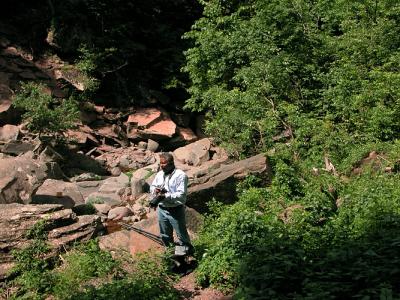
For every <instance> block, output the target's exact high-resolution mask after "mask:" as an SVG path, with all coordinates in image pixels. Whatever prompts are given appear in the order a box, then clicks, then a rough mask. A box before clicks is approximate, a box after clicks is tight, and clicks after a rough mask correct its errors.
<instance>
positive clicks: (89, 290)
mask: <svg viewBox="0 0 400 300" xmlns="http://www.w3.org/2000/svg"><path fill="white" fill-rule="evenodd" d="M126 263H130V264H131V266H130V269H131V270H132V273H130V274H124V275H123V277H117V278H115V279H114V280H113V281H111V282H107V283H104V284H102V285H100V286H94V285H89V286H85V287H84V289H83V290H81V291H80V292H77V293H76V292H74V293H69V295H68V294H66V296H67V297H66V298H62V299H88V300H89V299H104V300H105V299H111V298H113V299H114V298H115V299H144V300H146V299H148V300H152V299H160V300H161V299H163V300H167V299H170V300H174V299H179V298H178V294H177V292H176V290H174V288H173V286H172V283H173V281H172V280H171V278H170V277H169V276H168V274H167V270H166V266H165V265H163V263H162V260H161V257H159V256H157V255H151V254H144V255H139V256H138V257H136V258H135V259H130V260H128V261H127V262H126ZM71 275H72V274H71ZM66 292H67V290H66Z"/></svg>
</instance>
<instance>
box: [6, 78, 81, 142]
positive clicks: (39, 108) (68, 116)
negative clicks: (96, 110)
mask: <svg viewBox="0 0 400 300" xmlns="http://www.w3.org/2000/svg"><path fill="white" fill-rule="evenodd" d="M44 90H45V87H44V86H43V85H41V84H37V83H33V82H30V83H25V84H22V86H21V90H20V91H19V92H18V93H17V95H16V97H15V100H14V102H13V105H14V106H15V107H17V108H19V109H22V110H23V111H25V113H24V114H23V119H24V120H25V121H28V128H29V129H30V130H32V131H33V132H39V133H47V134H55V133H59V132H60V131H64V130H67V129H69V128H72V127H73V126H74V124H75V122H76V121H77V119H78V116H79V115H78V113H79V112H78V108H77V104H76V102H75V101H74V100H73V99H67V100H62V101H61V102H58V101H56V100H54V99H53V98H52V97H51V95H49V94H47V93H45V92H44Z"/></svg>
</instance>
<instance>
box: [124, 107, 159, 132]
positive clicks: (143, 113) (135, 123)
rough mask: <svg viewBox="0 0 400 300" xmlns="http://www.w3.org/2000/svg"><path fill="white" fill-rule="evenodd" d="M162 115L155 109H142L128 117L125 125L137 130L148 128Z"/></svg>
mask: <svg viewBox="0 0 400 300" xmlns="http://www.w3.org/2000/svg"><path fill="white" fill-rule="evenodd" d="M161 116H162V113H161V111H160V110H158V109H156V108H142V109H139V110H137V111H136V112H135V113H134V114H132V115H130V116H129V117H128V121H127V123H128V124H129V126H131V127H138V128H139V129H143V128H148V127H150V126H151V125H152V124H154V123H155V122H156V121H158V120H160V118H161Z"/></svg>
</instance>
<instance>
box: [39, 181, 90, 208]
mask: <svg viewBox="0 0 400 300" xmlns="http://www.w3.org/2000/svg"><path fill="white" fill-rule="evenodd" d="M32 203H37V204H62V205H63V206H64V207H65V208H72V207H74V206H75V205H79V204H84V203H85V200H84V198H83V196H82V194H81V192H80V191H79V187H78V185H77V184H76V183H71V182H66V181H62V180H54V179H46V181H45V182H44V183H43V184H42V185H41V186H40V187H39V188H38V190H37V191H36V193H35V194H34V195H33V196H32Z"/></svg>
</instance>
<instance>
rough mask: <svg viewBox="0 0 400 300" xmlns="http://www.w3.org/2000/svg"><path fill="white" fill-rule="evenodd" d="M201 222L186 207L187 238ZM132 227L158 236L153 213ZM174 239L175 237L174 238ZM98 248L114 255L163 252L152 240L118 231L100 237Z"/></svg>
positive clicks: (194, 212)
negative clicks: (152, 251)
mask: <svg viewBox="0 0 400 300" xmlns="http://www.w3.org/2000/svg"><path fill="white" fill-rule="evenodd" d="M202 222H203V218H202V216H201V215H200V214H199V213H197V212H196V211H195V210H194V209H191V208H189V207H186V224H187V229H188V232H189V236H190V237H191V238H192V239H193V238H194V237H195V236H196V234H197V232H198V230H199V229H200V227H201V224H202ZM132 226H134V227H136V228H138V229H140V230H144V231H145V232H147V233H150V234H151V235H153V236H155V237H157V236H159V234H160V231H159V227H158V219H157V214H156V212H155V211H151V212H150V213H149V214H147V218H146V219H144V220H141V221H139V222H136V223H134V224H132ZM175 239H176V236H175ZM99 244H100V247H101V248H102V249H104V250H108V251H112V252H115V253H124V252H125V253H126V252H129V253H131V254H132V255H134V254H136V253H140V252H145V251H148V250H155V251H163V249H164V247H163V246H162V245H160V244H159V243H158V242H156V241H155V240H153V239H152V238H148V237H146V236H145V235H143V234H140V233H138V232H135V231H126V230H120V231H116V232H113V233H111V234H109V235H106V236H102V237H100V243H99Z"/></svg>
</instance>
